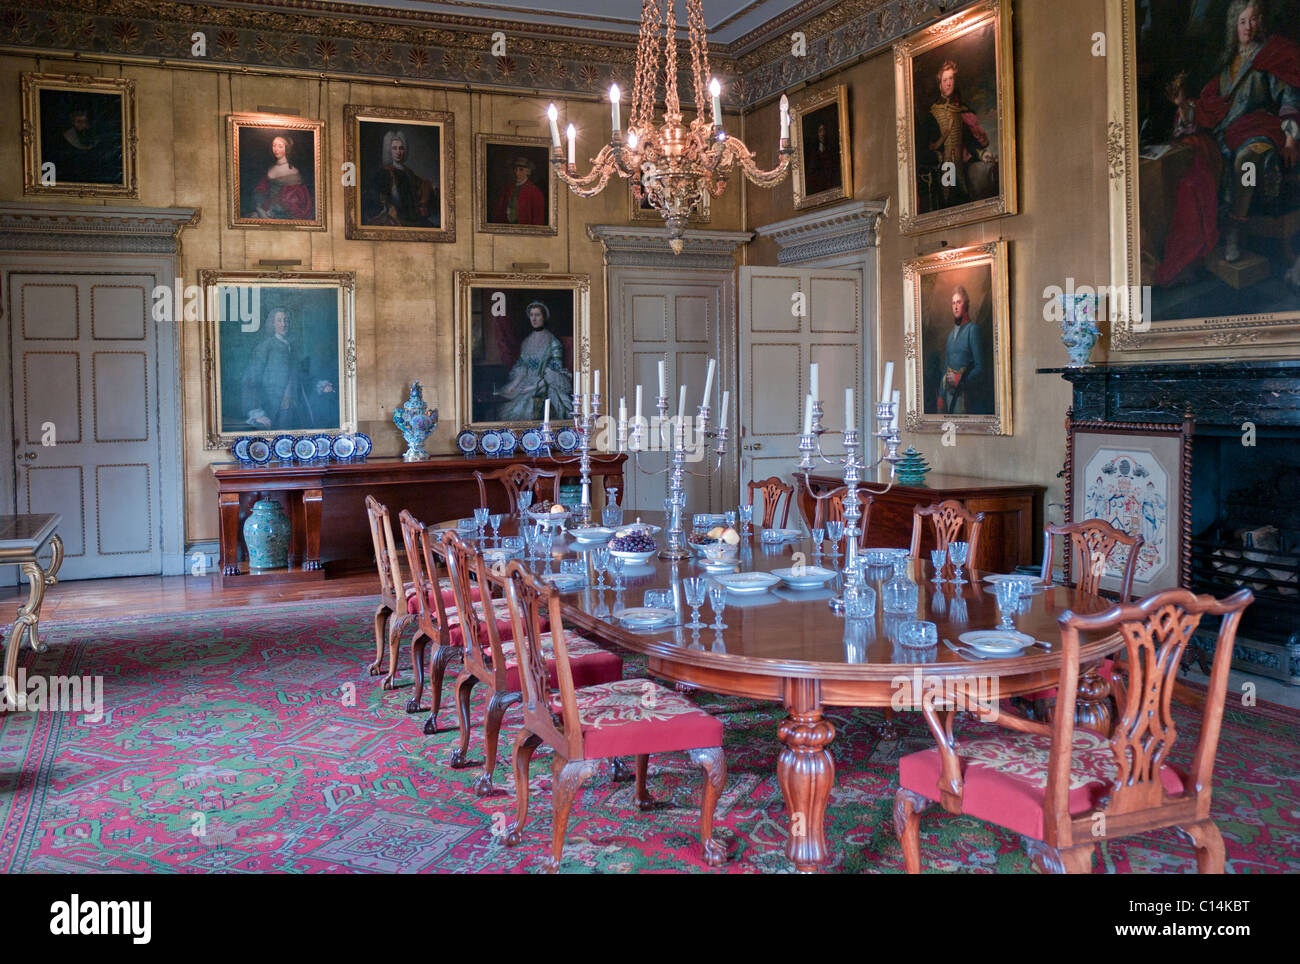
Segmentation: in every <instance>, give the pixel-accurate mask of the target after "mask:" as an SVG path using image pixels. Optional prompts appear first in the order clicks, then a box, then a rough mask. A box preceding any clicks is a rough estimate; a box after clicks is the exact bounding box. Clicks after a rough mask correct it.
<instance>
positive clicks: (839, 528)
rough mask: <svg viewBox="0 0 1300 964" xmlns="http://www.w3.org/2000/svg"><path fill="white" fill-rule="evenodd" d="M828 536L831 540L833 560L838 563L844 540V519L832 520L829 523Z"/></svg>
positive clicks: (827, 526)
mask: <svg viewBox="0 0 1300 964" xmlns="http://www.w3.org/2000/svg"><path fill="white" fill-rule="evenodd" d="M826 535H827V537H828V538H829V539H830V540H831V559H832V560H834V561H838V560H839V558H840V540H841V539H843V538H844V521H843V520H842V519H832V520H831V521H829V522H827V523H826Z"/></svg>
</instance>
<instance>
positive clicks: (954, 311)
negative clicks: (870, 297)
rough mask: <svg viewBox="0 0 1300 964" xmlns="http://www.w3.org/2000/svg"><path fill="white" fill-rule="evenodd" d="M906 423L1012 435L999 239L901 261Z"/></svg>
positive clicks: (1004, 286) (921, 428) (1007, 313)
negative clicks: (903, 291) (903, 294)
mask: <svg viewBox="0 0 1300 964" xmlns="http://www.w3.org/2000/svg"><path fill="white" fill-rule="evenodd" d="M903 270H904V288H905V303H904V307H905V317H906V322H905V323H906V328H907V330H906V335H905V339H904V345H905V351H904V355H905V362H906V368H907V371H906V379H907V396H908V397H907V425H908V428H909V429H911V430H914V431H917V430H919V431H940V432H942V431H947V430H948V427H949V426H950V425H951V426H953V427H955V428H956V430H957V431H959V432H981V433H986V434H993V435H1010V434H1011V404H1010V402H1011V359H1010V357H1009V354H1008V352H1009V348H1010V340H1009V325H1010V323H1009V317H1010V311H1009V306H1008V304H1007V265H1006V248H1005V242H993V243H991V244H985V245H975V246H972V247H968V248H960V249H957V250H954V251H941V252H939V253H937V254H932V255H927V256H925V257H922V258H915V259H913V260H911V261H907V262H904V265H903Z"/></svg>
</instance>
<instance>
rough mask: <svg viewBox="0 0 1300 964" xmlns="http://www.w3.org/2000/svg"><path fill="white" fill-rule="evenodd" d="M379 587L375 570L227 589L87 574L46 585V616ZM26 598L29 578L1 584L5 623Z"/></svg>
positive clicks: (334, 595)
mask: <svg viewBox="0 0 1300 964" xmlns="http://www.w3.org/2000/svg"><path fill="white" fill-rule="evenodd" d="M378 593H379V577H378V576H377V575H376V574H375V573H373V572H369V573H359V574H357V575H350V576H343V577H341V578H338V579H327V580H322V581H312V582H302V583H287V584H280V585H275V584H267V585H260V586H259V585H251V586H249V585H243V586H232V587H229V588H226V589H222V588H221V581H220V579H218V578H216V577H214V576H131V577H128V578H124V579H85V580H82V581H80V582H60V583H59V584H58V585H55V586H51V587H50V588H49V589H48V590H46V592H45V602H44V604H43V605H42V606H41V621H42V622H46V621H47V620H51V619H59V618H62V619H93V618H95V617H104V618H112V617H114V616H123V615H137V614H141V613H169V612H186V611H197V610H203V609H227V608H237V607H239V606H261V605H266V604H268V603H278V602H293V601H296V600H302V599H341V598H346V597H353V596H375V597H377V596H378ZM26 601H27V587H26V585H25V584H24V585H22V586H9V587H5V588H3V589H0V620H2V621H3V623H5V624H8V623H11V622H13V619H14V615H15V614H16V613H17V611H18V607H19V606H21V605H22V604H23V603H25V602H26ZM0 628H2V627H0Z"/></svg>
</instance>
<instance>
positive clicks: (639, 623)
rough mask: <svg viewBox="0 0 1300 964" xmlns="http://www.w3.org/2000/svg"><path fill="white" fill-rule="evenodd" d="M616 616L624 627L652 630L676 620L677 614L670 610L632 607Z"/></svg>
mask: <svg viewBox="0 0 1300 964" xmlns="http://www.w3.org/2000/svg"><path fill="white" fill-rule="evenodd" d="M617 616H618V618H619V619H620V620H622V622H623V623H624V624H625V625H627V626H630V627H632V628H633V629H652V628H654V627H656V626H667V625H668V624H669V623H671V622H673V621H674V620H676V619H677V613H675V612H673V611H672V610H671V609H660V608H658V607H655V606H633V607H631V608H630V609H624V610H623V611H622V612H620V613H618V614H617Z"/></svg>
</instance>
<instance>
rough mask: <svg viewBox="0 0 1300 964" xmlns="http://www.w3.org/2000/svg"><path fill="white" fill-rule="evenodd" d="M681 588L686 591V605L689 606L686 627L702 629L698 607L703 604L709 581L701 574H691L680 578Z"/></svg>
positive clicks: (702, 624)
mask: <svg viewBox="0 0 1300 964" xmlns="http://www.w3.org/2000/svg"><path fill="white" fill-rule="evenodd" d="M682 589H683V590H685V592H686V605H688V606H690V607H691V621H690V622H689V623H687V624H686V628H687V629H703V628H704V623H702V622H700V607H701V606H703V605H704V597H705V596H706V595H708V592H709V581H708V580H707V579H705V578H704V577H703V576H691V577H689V578H687V579H683V580H682Z"/></svg>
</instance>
